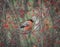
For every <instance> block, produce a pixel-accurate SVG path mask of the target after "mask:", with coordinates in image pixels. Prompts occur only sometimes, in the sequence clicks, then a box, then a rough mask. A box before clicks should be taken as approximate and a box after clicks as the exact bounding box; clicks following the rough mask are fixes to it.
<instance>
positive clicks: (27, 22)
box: [20, 19, 34, 31]
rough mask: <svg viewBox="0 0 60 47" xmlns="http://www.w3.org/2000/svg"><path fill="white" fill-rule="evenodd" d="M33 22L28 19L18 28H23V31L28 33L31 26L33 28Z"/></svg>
mask: <svg viewBox="0 0 60 47" xmlns="http://www.w3.org/2000/svg"><path fill="white" fill-rule="evenodd" d="M33 22H34V21H33V20H32V19H29V20H27V21H25V22H24V23H22V25H21V26H20V28H23V29H24V31H29V30H31V29H32V26H33Z"/></svg>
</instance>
